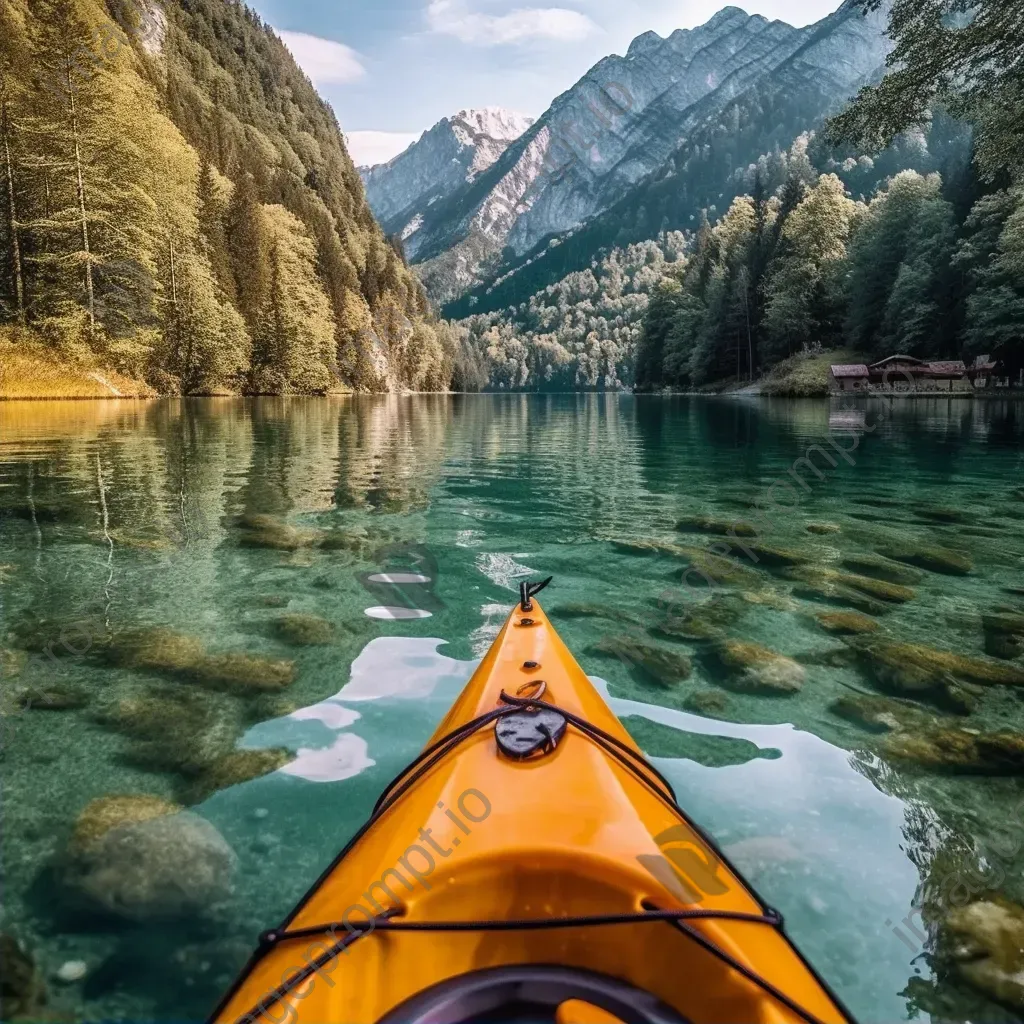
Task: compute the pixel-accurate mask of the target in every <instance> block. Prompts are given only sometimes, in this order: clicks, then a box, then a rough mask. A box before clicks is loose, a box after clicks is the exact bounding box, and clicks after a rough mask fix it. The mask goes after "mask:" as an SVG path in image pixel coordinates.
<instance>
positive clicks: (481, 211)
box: [368, 4, 891, 302]
mask: <svg viewBox="0 0 1024 1024" xmlns="http://www.w3.org/2000/svg"><path fill="white" fill-rule="evenodd" d="M885 24H886V12H885V8H884V7H883V9H882V10H881V11H878V12H876V13H874V14H871V15H869V16H868V17H864V15H863V14H862V13H861V11H860V9H859V8H854V7H851V6H849V4H844V6H842V7H841V8H840V9H839V10H838V11H836V12H835V13H834V14H832V15H830V16H829V17H827V18H825V19H823V20H822V21H820V22H818V23H817V24H815V25H811V26H809V27H807V28H803V29H796V28H793V27H792V26H790V25H787V24H784V23H783V22H780V21H771V22H770V21H767V20H766V19H765V18H763V17H761V16H760V15H755V16H749V15H747V14H746V13H745V12H743V11H741V10H740V9H739V8H737V7H726V8H723V9H722V10H721V11H719V12H718V13H717V14H716V15H715V16H714V17H713V18H711V20H710V21H708V22H707V23H706V24H704V25H701V26H700V27H698V28H695V29H680V30H678V31H676V32H673V33H672V34H671V35H670V36H669V37H668V38H667V39H663V38H661V37H660V36H659V35H658V34H657V33H655V32H646V33H644V34H643V35H641V36H638V37H637V38H636V39H635V40H634V41H633V43H632V44H631V46H630V47H629V49H628V51H627V54H626V56H625V57H620V56H617V55H613V56H610V57H606V58H604V59H603V60H601V61H600V62H598V64H596V65H595V66H594V67H593V68H591V70H590V71H588V72H587V74H586V75H584V77H583V78H582V79H580V81H579V82H577V83H576V85H574V86H573V87H572V88H571V89H569V90H568V91H567V92H565V93H563V94H562V95H561V96H559V97H558V98H557V99H556V100H555V101H554V102H553V103H552V105H551V107H550V108H549V109H548V110H547V112H546V113H545V114H544V115H543V116H542V117H541V118H540V119H539V120H538V121H537V122H536V124H533V125H532V126H530V127H529V128H528V129H527V130H526V131H524V133H523V134H522V135H521V136H520V137H519V138H518V139H516V140H515V141H514V142H512V143H511V144H510V145H508V147H507V148H506V149H505V150H504V152H502V153H501V155H500V156H499V157H498V158H497V159H496V160H495V161H494V162H493V163H492V164H491V165H490V166H489V167H488V168H486V169H485V170H483V171H482V172H480V173H479V174H477V175H476V176H475V177H474V178H473V179H472V180H470V181H467V182H466V183H464V184H462V185H460V186H459V187H458V188H457V189H455V190H452V189H451V185H450V182H451V179H450V178H448V177H445V178H444V183H445V184H444V186H443V187H438V189H436V191H437V192H438V195H439V196H440V198H439V199H437V201H434V202H430V203H428V204H427V205H426V207H425V208H424V207H423V206H422V204H421V205H420V206H419V207H418V208H417V210H416V221H415V231H414V233H412V234H410V235H409V238H408V240H407V248H408V252H409V255H410V257H411V258H412V260H413V261H414V262H416V263H418V264H420V265H421V266H420V268H419V271H420V275H421V277H422V278H423V280H424V282H425V283H426V285H427V288H428V290H429V291H430V292H431V294H432V296H433V298H434V299H435V300H437V301H439V302H448V301H451V300H452V299H454V298H457V297H458V296H459V295H460V294H463V293H464V292H465V291H467V290H469V289H471V288H473V287H476V286H477V285H479V284H481V283H484V282H488V281H492V280H493V279H495V278H497V277H499V276H500V275H501V273H502V270H503V268H504V267H505V266H507V264H508V262H509V260H514V259H518V258H521V257H522V256H524V255H525V254H527V253H529V252H531V251H533V250H535V249H536V248H537V246H538V245H539V244H540V243H542V242H543V241H544V240H545V239H548V238H551V237H553V236H555V237H557V236H561V235H565V234H566V233H568V232H571V231H573V230H575V229H577V228H579V227H580V226H581V225H582V224H584V223H586V222H587V221H588V220H590V219H591V218H593V217H595V216H597V215H599V214H601V213H602V212H604V211H605V210H608V209H610V208H611V207H612V206H613V205H615V204H616V203H617V202H619V201H620V200H622V199H623V198H624V197H626V196H628V195H629V194H630V193H631V192H632V191H633V190H634V189H636V188H637V187H638V185H639V183H641V182H642V181H645V180H647V179H650V178H651V177H652V176H653V175H656V174H658V173H660V172H661V169H663V168H665V167H666V164H667V162H668V161H669V160H670V158H671V157H672V154H673V153H675V152H676V151H677V150H678V149H679V148H680V147H681V146H682V145H683V144H684V143H685V142H686V141H687V139H688V138H689V137H690V136H691V135H693V134H694V133H695V132H697V131H698V130H699V129H700V128H702V127H703V126H706V125H708V124H709V123H714V122H715V121H716V120H717V119H719V118H720V117H721V115H722V114H723V111H725V109H726V108H727V107H728V105H729V104H730V103H732V102H733V101H734V100H736V99H737V97H739V96H741V95H742V94H744V93H745V92H746V91H748V90H751V89H753V88H756V87H760V86H762V85H764V84H766V83H769V82H770V83H771V85H772V86H773V88H774V89H775V90H776V91H779V92H781V93H783V94H785V93H786V92H787V90H789V89H797V88H800V89H804V90H806V89H807V88H808V86H811V87H813V90H814V91H815V94H816V95H820V97H821V104H820V106H821V107H822V109H823V110H825V109H829V108H836V107H838V106H840V105H841V104H842V103H843V102H844V101H845V100H846V99H847V98H848V97H849V96H851V95H852V94H853V93H854V92H855V91H856V89H857V88H858V87H859V86H860V85H861V84H863V83H864V82H865V81H868V80H870V79H871V78H872V77H874V76H875V75H876V74H877V73H878V72H879V69H880V68H881V66H882V65H883V63H884V60H885V57H886V55H887V53H888V52H889V49H890V48H891V42H890V41H889V40H888V39H887V38H886V36H885V35H884V29H885ZM808 127H810V125H808ZM429 134H430V133H428V135H429ZM426 138H427V136H424V140H426ZM789 141H791V140H785V142H786V143H787V144H788V142H789ZM422 144H423V143H422V142H421V143H418V144H417V145H422ZM415 148H416V147H413V149H415ZM411 152H412V151H411V150H410V151H409V153H410V155H411ZM398 159H401V158H398ZM425 171H426V169H425V168H424V172H425ZM428 177H429V175H428ZM396 180H397V178H395V177H392V178H391V179H390V180H385V178H384V177H383V176H379V177H378V178H377V180H376V181H374V182H373V187H372V190H371V194H370V204H371V206H372V207H373V210H374V213H376V214H377V216H378V218H379V219H381V221H382V222H383V223H384V225H385V229H386V230H388V231H390V232H396V231H405V230H407V229H408V226H409V224H410V219H409V215H410V211H411V207H408V206H407V207H405V208H403V209H402V210H401V212H400V213H399V214H393V213H392V212H391V211H392V208H393V207H398V206H400V205H401V203H402V201H403V200H404V198H405V197H406V196H407V195H408V194H410V193H411V192H412V191H417V190H418V191H419V193H420V194H422V195H425V194H426V193H428V192H430V190H431V186H430V185H429V184H428V183H427V180H426V179H423V180H422V181H421V182H420V183H419V184H418V185H417V187H416V189H410V190H407V191H406V192H405V193H403V194H402V196H401V197H397V196H396V193H397V190H396V188H395V186H394V185H393V184H392V182H394V181H396ZM368 187H370V186H368ZM393 196H396V197H395V198H393Z"/></svg>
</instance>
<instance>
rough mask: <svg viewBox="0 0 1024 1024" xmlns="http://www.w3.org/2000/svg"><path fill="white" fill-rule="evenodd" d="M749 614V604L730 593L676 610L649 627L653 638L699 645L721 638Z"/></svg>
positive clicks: (672, 610) (717, 595)
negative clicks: (727, 630)
mask: <svg viewBox="0 0 1024 1024" xmlns="http://www.w3.org/2000/svg"><path fill="white" fill-rule="evenodd" d="M748 611H749V603H748V602H746V601H744V600H743V598H741V597H739V596H735V595H732V594H716V595H715V596H714V597H712V598H710V599H709V600H706V601H702V602H701V603H700V604H694V605H690V606H688V607H677V608H676V609H671V610H670V611H669V613H668V614H667V615H666V616H665V617H664V618H662V619H661V620H660V621H658V622H657V623H656V624H655V625H653V626H651V627H649V630H650V632H651V633H653V634H654V635H655V636H660V637H664V638H665V639H668V640H676V641H683V642H686V643H700V642H703V641H710V640H716V639H720V638H722V637H724V635H725V630H726V629H728V628H730V627H732V626H735V625H736V624H737V623H738V622H739V621H740V620H741V619H742V618H743V617H744V616H745V615H746V614H747V613H748Z"/></svg>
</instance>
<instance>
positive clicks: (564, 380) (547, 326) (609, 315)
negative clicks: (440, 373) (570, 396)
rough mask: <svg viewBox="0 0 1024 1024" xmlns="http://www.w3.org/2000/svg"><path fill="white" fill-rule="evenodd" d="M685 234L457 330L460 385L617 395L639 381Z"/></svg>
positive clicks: (628, 253)
mask: <svg viewBox="0 0 1024 1024" xmlns="http://www.w3.org/2000/svg"><path fill="white" fill-rule="evenodd" d="M685 248H686V236H685V235H684V234H683V233H682V232H680V231H674V232H671V233H669V234H665V235H661V236H659V238H658V239H657V240H656V241H652V242H640V243H638V244H636V245H631V246H628V247H627V248H625V249H613V250H612V252H611V253H609V254H608V255H607V256H605V257H604V258H603V259H602V260H600V261H599V262H598V261H595V262H594V264H593V265H592V266H591V267H590V268H588V269H587V270H582V271H576V272H575V273H572V274H569V275H568V276H567V277H565V278H563V279H562V280H561V281H559V282H558V283H557V284H554V285H550V286H549V287H547V288H545V289H544V290H543V291H540V292H538V293H537V294H536V295H533V296H531V297H530V301H529V302H525V303H523V304H522V305H520V306H517V307H515V308H513V309H509V310H504V311H499V312H494V313H481V314H479V315H478V316H472V317H469V318H468V319H466V320H463V321H461V322H459V323H455V324H453V325H452V326H453V328H454V330H456V331H457V332H458V355H457V358H456V371H455V379H454V382H453V387H455V388H456V389H459V390H465V391H479V390H483V389H487V390H499V391H501V390H521V389H539V390H549V391H573V390H595V389H602V390H605V389H607V390H614V389H617V388H622V387H629V386H631V385H632V383H633V361H634V356H635V353H636V345H637V341H638V339H639V336H640V325H641V323H642V321H643V316H644V313H645V311H646V309H647V303H648V299H649V296H650V295H651V293H652V292H653V291H654V289H655V288H656V286H657V285H658V284H659V282H660V281H661V280H662V279H663V277H664V276H665V275H666V274H671V273H676V272H678V271H679V269H680V268H682V267H683V266H684V265H685V264H684V258H683V252H684V249H685Z"/></svg>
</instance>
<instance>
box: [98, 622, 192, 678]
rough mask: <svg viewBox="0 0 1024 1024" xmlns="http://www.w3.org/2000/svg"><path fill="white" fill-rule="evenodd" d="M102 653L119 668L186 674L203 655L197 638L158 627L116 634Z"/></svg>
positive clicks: (129, 630)
mask: <svg viewBox="0 0 1024 1024" xmlns="http://www.w3.org/2000/svg"><path fill="white" fill-rule="evenodd" d="M106 651H107V654H108V656H109V658H110V660H111V661H113V662H114V664H116V665H119V666H120V667H122V668H129V669H136V670H145V671H155V672H186V671H188V670H189V669H192V668H194V667H195V666H196V665H197V664H199V662H200V661H202V659H203V656H204V655H205V653H206V649H205V646H204V644H203V641H202V640H200V639H198V637H194V636H189V635H187V634H186V633H179V632H177V631H175V630H173V629H165V628H164V627H162V626H146V627H141V628H139V629H128V630H125V631H123V632H121V633H118V634H116V635H115V636H114V637H112V638H111V639H110V640H109V641H108V643H107V646H106Z"/></svg>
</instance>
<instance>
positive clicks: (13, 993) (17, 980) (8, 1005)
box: [0, 932, 46, 1021]
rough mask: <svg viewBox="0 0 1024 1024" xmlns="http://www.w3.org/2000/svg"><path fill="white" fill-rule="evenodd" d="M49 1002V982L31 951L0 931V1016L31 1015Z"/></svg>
mask: <svg viewBox="0 0 1024 1024" xmlns="http://www.w3.org/2000/svg"><path fill="white" fill-rule="evenodd" d="M45 1002H46V985H45V983H44V981H43V976H42V974H41V973H40V971H39V969H38V968H37V967H36V964H35V961H34V960H33V959H32V955H31V954H30V953H29V952H28V950H27V949H25V947H24V946H23V945H22V944H21V943H20V942H19V941H18V940H17V939H16V938H14V936H13V935H8V934H7V933H6V932H0V1020H5V1021H10V1020H16V1019H18V1018H22V1019H32V1018H33V1017H35V1015H36V1014H38V1012H39V1010H40V1007H42V1006H43V1004H44V1003H45Z"/></svg>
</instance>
